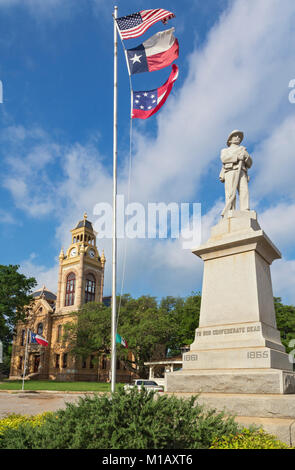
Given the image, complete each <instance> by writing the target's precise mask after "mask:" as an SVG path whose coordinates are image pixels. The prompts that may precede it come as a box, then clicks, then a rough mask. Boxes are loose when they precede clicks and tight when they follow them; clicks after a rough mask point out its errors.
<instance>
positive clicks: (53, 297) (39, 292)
mask: <svg viewBox="0 0 295 470" xmlns="http://www.w3.org/2000/svg"><path fill="white" fill-rule="evenodd" d="M42 295H44V297H45V299H47V300H56V295H55V294H54V293H53V292H50V291H49V290H48V289H46V287H45V286H43V287H42V289H39V290H37V291H36V292H33V293H32V296H33V297H41V296H42Z"/></svg>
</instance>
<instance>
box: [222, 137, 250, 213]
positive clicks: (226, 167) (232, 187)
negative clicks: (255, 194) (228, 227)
mask: <svg viewBox="0 0 295 470" xmlns="http://www.w3.org/2000/svg"><path fill="white" fill-rule="evenodd" d="M243 138H244V134H243V132H242V131H238V130H235V131H232V132H231V133H230V135H229V137H228V139H227V146H228V148H225V149H222V150H221V155H220V158H221V161H222V170H221V172H220V175H219V179H220V181H221V182H222V183H225V208H224V210H223V212H222V215H224V214H225V213H226V212H227V211H229V210H234V209H235V208H236V193H237V191H238V193H239V199H240V210H241V211H248V210H249V190H248V181H249V177H248V172H247V170H248V168H251V166H252V159H251V157H250V155H249V154H248V152H247V150H246V147H244V146H242V145H240V143H241V142H242V140H243Z"/></svg>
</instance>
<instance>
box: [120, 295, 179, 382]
mask: <svg viewBox="0 0 295 470" xmlns="http://www.w3.org/2000/svg"><path fill="white" fill-rule="evenodd" d="M177 328H178V326H177V323H176V321H175V318H174V317H173V316H171V315H170V313H169V312H167V311H166V310H164V309H161V308H159V306H158V303H157V300H156V298H155V297H151V296H141V297H139V298H138V299H132V298H131V296H129V295H125V296H123V297H122V299H121V308H120V316H119V321H118V332H119V333H120V335H121V336H123V337H124V338H126V340H127V343H128V347H129V350H130V351H132V353H133V355H134V357H135V363H136V365H137V367H138V368H139V373H140V375H141V376H143V377H144V376H145V374H146V372H147V370H146V367H145V366H144V362H149V361H152V360H160V359H164V358H165V357H166V355H167V350H168V345H169V341H170V338H171V337H173V336H175V334H176V330H177ZM118 352H119V357H123V358H125V359H127V353H128V351H126V349H123V348H121V347H119V348H118Z"/></svg>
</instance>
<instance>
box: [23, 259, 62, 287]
mask: <svg viewBox="0 0 295 470" xmlns="http://www.w3.org/2000/svg"><path fill="white" fill-rule="evenodd" d="M19 271H20V272H22V273H24V274H25V275H26V276H28V277H29V276H32V277H34V278H35V279H36V280H37V282H38V285H37V286H36V288H35V290H37V289H38V288H40V287H42V286H43V284H44V285H45V286H46V287H47V289H49V290H50V291H52V292H54V293H56V291H57V275H58V264H55V265H54V266H53V267H52V268H48V267H46V266H42V265H40V264H39V263H38V257H37V255H36V254H35V253H31V255H30V257H29V258H28V259H26V260H23V261H22V262H21V263H20V270H19Z"/></svg>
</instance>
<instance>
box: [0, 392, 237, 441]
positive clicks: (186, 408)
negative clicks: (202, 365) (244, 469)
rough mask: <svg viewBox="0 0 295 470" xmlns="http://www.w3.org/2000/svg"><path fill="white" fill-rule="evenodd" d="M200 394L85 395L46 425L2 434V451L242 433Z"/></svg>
mask: <svg viewBox="0 0 295 470" xmlns="http://www.w3.org/2000/svg"><path fill="white" fill-rule="evenodd" d="M196 400H197V397H192V398H191V399H179V398H176V397H173V396H172V397H171V396H167V395H158V396H156V397H155V396H154V393H153V392H147V391H146V390H145V389H142V390H140V391H138V390H136V389H133V390H131V391H130V392H125V391H124V390H122V389H121V390H119V391H118V392H116V393H115V394H113V395H112V396H107V395H100V396H94V397H85V398H83V399H82V398H80V400H79V402H78V403H77V404H67V406H66V409H64V410H59V411H58V412H56V413H53V414H51V415H50V416H48V417H47V418H46V420H45V422H44V424H43V425H42V426H38V427H32V426H30V425H28V424H21V425H20V426H19V427H18V428H17V429H14V430H13V429H6V430H5V431H4V433H3V434H2V436H0V448H2V449H185V448H188V449H193V448H208V447H210V445H211V443H212V441H213V440H214V439H221V437H222V436H223V435H230V434H234V433H237V432H238V426H237V424H236V423H235V422H234V420H233V418H225V417H224V414H223V413H217V412H216V411H215V410H206V409H204V408H203V407H202V406H200V405H199V404H198V403H196Z"/></svg>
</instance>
